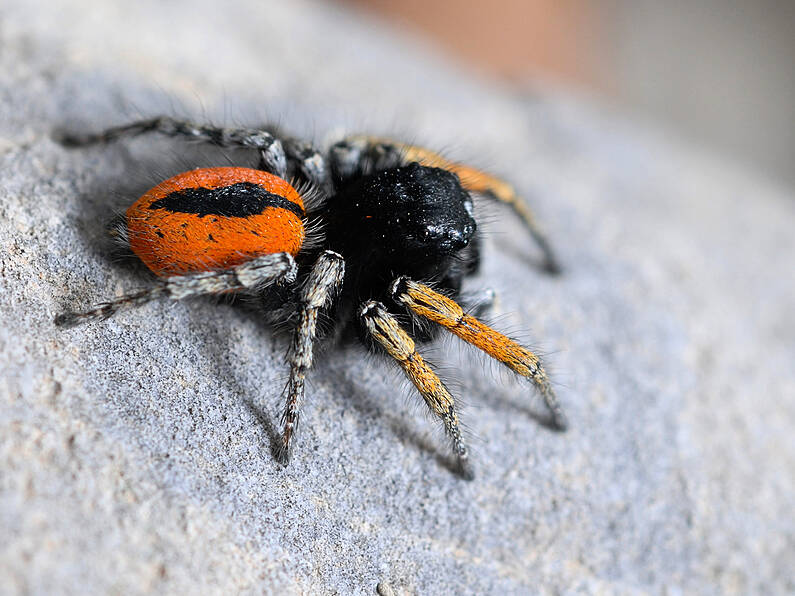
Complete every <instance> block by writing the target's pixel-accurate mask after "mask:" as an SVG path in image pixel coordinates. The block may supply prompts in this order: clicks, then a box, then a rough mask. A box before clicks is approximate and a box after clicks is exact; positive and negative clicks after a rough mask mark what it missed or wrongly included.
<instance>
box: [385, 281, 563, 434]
mask: <svg viewBox="0 0 795 596" xmlns="http://www.w3.org/2000/svg"><path fill="white" fill-rule="evenodd" d="M390 291H391V293H392V297H393V298H394V299H395V300H396V301H397V302H398V303H400V304H403V305H404V306H405V307H406V308H408V309H409V310H410V311H411V312H413V313H414V314H416V315H419V316H421V317H423V318H426V319H428V320H430V321H433V322H434V323H436V324H438V325H441V326H442V327H444V328H445V329H447V330H448V331H450V332H451V333H453V334H454V335H457V336H458V337H460V338H461V339H463V340H464V341H465V342H467V343H470V344H472V345H473V346H475V347H477V348H479V349H481V350H483V351H484V352H485V353H486V354H488V355H489V356H491V357H492V358H494V359H496V360H499V361H500V362H502V363H503V364H504V365H505V366H507V367H508V368H510V369H511V370H512V371H514V372H515V373H516V374H518V375H521V376H523V377H526V378H528V379H530V380H531V381H533V383H534V384H535V386H536V387H537V388H538V390H539V391H540V392H541V395H542V396H543V397H544V401H545V402H546V405H547V407H548V408H549V411H550V414H551V415H552V424H553V425H554V426H555V428H557V429H559V430H565V428H566V426H567V422H566V417H565V415H564V414H563V409H562V408H561V406H560V402H559V401H558V398H557V396H556V395H555V392H554V391H553V390H552V385H551V384H550V382H549V377H548V376H547V373H546V371H545V370H544V368H543V367H542V366H541V362H540V361H539V359H538V356H536V355H535V354H533V353H532V352H531V351H530V350H528V349H527V348H524V347H522V346H520V345H519V344H518V343H516V342H515V341H514V340H512V339H510V338H509V337H506V336H505V335H503V334H502V333H500V332H499V331H495V330H494V329H492V328H491V327H489V326H488V325H486V324H485V323H482V322H481V321H479V320H478V319H476V318H475V317H473V316H471V315H468V314H466V313H465V312H464V310H463V308H461V306H460V305H459V304H458V303H457V302H455V300H452V299H450V298H448V297H447V296H444V295H442V294H440V293H439V292H436V291H434V290H433V289H431V288H430V287H428V286H426V285H425V284H421V283H419V282H416V281H412V280H410V279H408V278H406V277H399V278H398V279H396V280H395V281H394V282H393V283H392V287H391V289H390Z"/></svg>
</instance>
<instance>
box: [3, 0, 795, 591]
mask: <svg viewBox="0 0 795 596" xmlns="http://www.w3.org/2000/svg"><path fill="white" fill-rule="evenodd" d="M214 5H215V3H211V2H170V3H161V2H154V1H151V2H150V1H144V2H136V3H133V4H130V3H128V4H127V5H124V6H123V8H122V5H121V4H119V5H116V3H105V2H90V1H87V0H84V1H80V2H71V3H70V2H46V3H44V2H42V3H40V5H38V6H37V5H36V4H35V3H30V2H25V3H23V2H17V1H16V0H6V1H5V2H3V6H2V7H0V49H1V50H2V51H0V319H1V320H2V322H3V325H2V328H0V534H1V535H2V539H0V585H2V586H3V591H4V592H11V593H29V592H30V593H54V592H58V593H77V592H83V591H84V590H86V589H88V590H89V591H91V592H97V593H99V592H102V593H108V592H118V593H136V592H154V591H157V592H170V593H176V592H182V593H197V592H202V593H229V592H230V591H247V592H254V593H259V592H262V591H265V592H268V591H273V592H275V591H277V590H284V591H285V592H287V593H298V592H302V591H303V592H311V593H329V592H338V593H374V591H375V586H376V584H377V583H378V582H385V583H387V584H388V585H390V586H391V587H393V588H394V589H395V590H396V591H398V592H401V591H406V592H409V593H412V592H416V593H422V594H432V593H435V594H438V593H451V592H457V593H470V592H472V593H488V592H492V593H497V592H500V593H527V592H538V593H558V592H567V593H568V592H583V593H593V592H604V591H608V592H611V593H629V592H637V591H643V590H649V591H651V592H660V591H662V589H663V587H666V586H668V587H681V588H683V589H684V590H685V591H686V592H693V591H700V592H707V593H709V592H712V593H748V592H763V591H764V592H768V593H770V592H778V593H782V592H784V591H787V590H790V591H791V590H793V589H794V588H795V585H794V584H793V572H792V569H793V568H795V564H794V563H795V562H794V561H793V536H794V534H795V532H794V530H795V521H794V519H795V518H793V516H792V502H793V484H795V479H794V476H795V461H794V459H795V442H794V441H793V432H792V429H793V423H795V404H794V398H793V396H795V377H794V376H793V367H792V363H793V362H794V361H795V320H794V317H793V311H792V305H793V304H795V293H794V291H793V270H795V266H794V265H795V263H794V262H793V261H794V258H793V255H795V236H794V235H793V233H792V230H793V226H794V225H795V201H793V197H792V196H788V195H787V193H785V192H783V191H780V190H776V189H774V188H771V187H769V186H767V185H766V184H765V183H764V182H762V181H760V180H757V179H755V178H754V177H753V176H750V175H747V174H744V173H742V172H741V171H740V170H738V169H737V168H736V167H732V166H730V165H727V164H720V163H716V162H715V161H713V160H711V159H710V158H709V157H708V156H705V155H701V154H699V153H697V152H695V151H693V150H691V149H688V148H685V147H681V146H678V145H677V144H676V143H675V142H672V141H670V140H666V139H663V138H660V137H659V135H655V134H652V133H649V132H647V131H643V130H636V127H634V126H632V125H630V124H627V123H626V122H624V121H622V120H621V119H620V118H618V117H616V116H614V115H609V114H604V113H599V112H598V111H597V110H594V109H592V108H587V107H583V106H581V105H577V104H575V103H573V102H571V101H570V100H567V99H566V98H559V97H549V96H543V95H542V96H526V97H519V96H517V95H516V94H513V93H507V92H505V91H501V90H499V89H494V88H493V86H491V85H490V84H489V83H488V82H487V81H481V80H477V79H475V78H473V77H471V76H470V75H467V74H466V73H463V72H460V71H458V70H456V68H455V67H454V66H452V65H450V64H447V63H445V62H444V61H443V60H442V59H440V58H438V57H436V56H434V54H433V52H432V50H431V49H429V48H427V47H423V46H421V45H418V44H417V43H414V41H413V40H411V39H407V38H400V37H398V36H396V35H394V33H392V32H390V31H388V30H386V29H384V28H383V26H382V25H377V24H375V23H373V22H369V21H367V20H364V19H362V18H360V17H356V16H352V15H350V14H346V13H344V12H342V11H341V10H340V9H339V8H336V7H334V6H329V5H316V4H311V3H305V2H291V3H276V2H274V3H270V4H268V5H267V6H263V5H262V3H259V2H254V1H252V2H230V3H225V6H226V8H224V10H223V11H218V10H217V9H214V8H213V6H214ZM160 112H165V113H169V114H173V115H181V114H183V113H188V114H189V115H193V116H195V117H199V118H200V117H203V116H205V115H206V116H207V117H212V118H213V119H214V120H216V121H219V122H224V123H241V122H245V123H256V122H260V121H265V120H273V119H278V120H280V121H281V123H282V124H283V125H285V126H287V127H289V128H292V129H293V130H297V131H299V132H302V133H306V134H312V133H314V135H315V137H316V138H318V139H322V138H323V137H324V135H325V134H327V133H329V132H332V131H334V130H337V129H339V128H340V127H347V128H349V129H353V130H373V131H375V132H379V133H391V134H397V135H399V136H404V137H408V138H410V139H419V140H422V141H423V142H427V143H430V144H431V145H433V146H437V147H442V148H445V147H447V148H449V149H450V153H451V154H452V155H453V156H454V157H457V158H467V159H473V160H474V161H475V162H476V163H478V164H480V165H482V166H490V167H492V169H493V170H495V171H496V172H498V173H502V174H506V175H508V176H509V177H510V178H511V179H512V180H513V181H514V182H515V183H516V184H517V186H518V187H519V188H520V189H522V191H523V192H524V194H526V195H527V196H528V197H529V198H530V199H531V200H532V202H533V204H534V205H535V206H536V208H537V210H538V212H539V215H540V216H541V217H542V219H543V221H544V222H545V223H546V227H547V228H548V229H549V230H550V231H551V234H552V237H553V240H554V241H555V244H556V246H557V247H558V250H559V252H560V254H561V258H562V260H563V262H564V263H565V265H566V273H565V275H564V276H561V277H558V278H550V277H547V276H544V275H543V274H541V273H540V272H539V271H538V269H537V268H535V267H534V266H533V265H534V262H535V253H534V252H533V249H532V245H531V243H530V242H529V240H527V239H526V238H525V237H524V235H523V233H522V231H521V229H520V227H519V226H518V224H517V223H516V222H515V221H514V220H512V219H511V218H510V216H508V215H507V214H503V213H502V212H501V211H499V210H496V209H491V210H489V213H488V217H486V218H485V219H486V220H487V221H486V229H487V244H486V250H487V253H486V258H485V263H484V267H483V271H482V274H481V275H480V276H479V277H478V278H476V279H473V280H472V282H471V283H470V285H469V288H470V289H476V288H478V287H486V286H490V287H494V288H496V289H497V290H498V291H499V293H500V296H501V299H500V303H499V305H498V307H497V310H496V312H495V314H494V320H495V322H496V324H497V326H499V327H500V328H502V329H508V330H510V331H512V332H514V333H516V334H517V335H519V336H520V337H523V338H525V339H526V340H527V341H528V342H529V343H530V344H531V345H533V346H535V347H539V348H541V349H542V350H543V351H545V352H546V353H547V354H548V356H547V361H548V363H549V364H550V366H551V368H552V369H553V371H554V378H555V380H556V382H557V383H558V391H559V394H560V397H561V399H562V400H563V402H564V405H565V406H566V408H567V411H568V414H569V416H570V418H571V423H572V424H571V426H572V428H571V430H570V431H569V432H568V433H566V434H555V433H552V432H550V431H548V430H546V429H545V428H543V427H542V426H541V425H539V423H538V422H537V420H536V419H535V417H534V413H537V412H540V411H542V409H541V407H540V405H539V403H538V399H537V398H535V397H531V396H529V394H530V392H529V391H528V390H527V389H526V387H524V386H523V385H521V384H519V383H517V382H516V381H515V380H513V379H511V378H510V377H508V376H506V375H503V374H502V373H501V372H500V371H498V370H497V368H496V367H495V366H493V365H491V364H489V363H488V362H485V361H484V359H483V358H481V357H480V356H477V355H475V354H474V353H473V352H472V351H470V350H468V349H466V348H461V347H460V346H459V345H458V344H456V343H455V342H453V341H450V340H445V341H442V342H440V343H439V344H437V345H436V346H433V347H429V348H427V349H426V351H427V352H429V353H430V354H431V355H432V357H433V358H434V359H435V361H436V362H438V363H440V364H441V365H443V366H442V369H443V370H445V371H446V373H447V374H448V376H450V377H452V378H453V379H454V381H455V383H454V385H455V387H456V391H457V392H458V393H459V394H460V395H462V400H463V401H464V403H465V407H464V410H463V413H462V415H463V417H464V420H465V421H466V422H467V425H468V428H469V439H470V442H471V443H472V445H473V447H474V452H475V453H474V456H475V466H476V471H477V478H476V479H475V481H474V482H471V483H467V482H463V481H461V480H459V479H458V478H457V477H456V476H454V475H453V474H451V473H450V472H449V470H448V469H447V468H446V467H445V457H446V446H445V443H444V442H443V440H442V438H441V437H440V433H439V432H438V429H437V428H436V426H435V425H434V424H432V423H431V422H430V421H429V420H428V419H427V417H426V416H424V415H423V413H422V409H421V408H420V407H418V405H417V402H418V400H417V399H416V398H415V397H414V395H413V394H412V393H411V392H410V391H409V390H408V389H407V388H406V387H405V383H403V382H402V381H401V379H400V377H399V375H398V374H397V373H396V372H395V371H393V370H391V369H390V368H389V367H388V366H387V365H386V363H384V362H383V361H381V360H379V359H374V358H366V357H363V351H362V350H361V349H360V348H358V347H357V346H349V347H343V348H341V349H339V350H331V351H327V353H325V354H324V355H323V356H322V357H321V358H320V363H319V365H318V367H317V370H316V371H315V372H314V374H313V375H312V382H311V387H310V398H309V400H308V403H307V406H306V410H305V415H304V418H303V426H302V429H301V432H300V435H299V438H298V444H297V448H298V449H297V453H296V457H295V458H294V462H293V463H292V465H291V466H290V467H289V468H288V469H286V470H285V469H281V468H280V467H279V466H278V465H277V464H276V463H275V462H274V460H273V459H272V457H271V455H270V441H271V439H270V437H271V436H272V435H273V433H274V428H275V426H276V425H277V422H278V412H279V410H280V408H281V403H280V397H279V393H280V388H281V386H282V384H283V382H284V376H285V370H284V366H283V364H282V354H283V352H284V350H285V347H286V341H285V339H284V338H283V337H278V336H277V337H275V338H274V336H273V332H272V330H271V329H269V328H267V327H266V326H264V325H262V324H261V323H260V321H259V320H258V318H257V316H256V314H255V313H252V312H249V311H247V310H244V309H241V308H237V307H235V306H233V305H227V304H222V305H215V304H213V303H212V302H211V301H204V300H197V301H194V302H193V303H189V304H165V303H154V304H150V305H148V306H145V307H142V308H140V309H139V310H137V311H134V312H128V313H124V314H121V315H119V316H117V317H115V318H114V319H111V320H109V321H107V322H106V323H104V324H93V325H88V326H83V327H79V328H76V329H73V330H69V331H61V330H57V329H55V328H54V326H53V325H52V319H53V316H54V315H55V314H56V313H57V312H59V311H60V310H61V309H63V308H65V307H67V306H77V305H86V304H89V303H92V302H94V301H97V300H100V299H102V298H105V297H109V296H113V295H115V294H118V293H121V292H123V291H126V290H129V289H131V288H134V287H137V286H140V285H142V284H144V283H145V282H146V279H147V278H146V275H145V274H144V272H143V271H141V269H140V268H136V267H135V266H129V265H127V264H124V263H117V262H115V261H114V260H113V259H112V258H110V257H109V256H108V255H107V254H106V250H105V249H106V243H105V240H104V237H105V228H104V225H103V222H104V221H105V220H106V219H107V218H108V217H109V216H110V215H112V213H113V211H114V209H117V208H118V207H119V206H120V205H123V204H124V203H125V202H126V201H129V200H130V198H131V197H134V196H136V193H138V192H139V191H141V190H143V189H145V188H147V187H148V186H150V185H152V184H153V183H155V182H156V181H158V180H160V179H162V177H163V176H166V175H169V174H173V173H175V172H177V171H179V170H180V169H184V168H186V167H190V166H197V165H209V164H213V163H215V164H218V163H222V164H223V163H226V161H225V157H223V156H219V155H218V154H214V153H212V152H209V151H208V152H205V151H202V150H198V149H196V148H191V147H186V146H185V145H184V144H179V143H176V142H171V141H168V140H163V139H154V138H147V139H140V140H136V141H134V142H130V143H124V144H119V145H116V146H112V147H108V148H103V149H91V150H85V151H66V150H64V149H63V148H61V147H60V146H58V145H57V144H55V143H53V141H52V140H51V139H50V136H49V132H50V131H51V130H52V129H53V128H54V127H61V126H70V127H73V128H77V129H91V130H95V129H98V128H101V127H104V126H108V125H112V124H117V123H121V122H125V121H127V120H130V119H132V118H135V117H138V116H139V115H153V114H157V113H160ZM231 157H232V158H233V159H234V160H235V161H236V163H250V162H249V161H247V160H250V159H251V158H250V156H248V155H245V154H244V155H233V156H231ZM219 159H220V160H221V161H220V162H219ZM444 365H446V368H445V366H444ZM397 388H401V389H400V390H397Z"/></svg>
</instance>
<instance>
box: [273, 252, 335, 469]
mask: <svg viewBox="0 0 795 596" xmlns="http://www.w3.org/2000/svg"><path fill="white" fill-rule="evenodd" d="M344 278H345V261H344V260H343V258H342V256H341V255H339V254H337V253H335V252H333V251H330V250H327V251H325V252H324V253H323V254H321V255H320V257H318V259H317V261H315V264H314V265H313V266H312V271H311V272H310V274H309V278H308V279H307V281H306V285H305V286H304V288H303V290H302V291H301V310H300V313H299V320H298V325H297V326H296V328H295V331H294V332H293V340H292V343H291V345H290V351H289V353H288V355H287V362H288V364H289V365H290V379H289V381H288V382H287V388H286V392H287V403H286V404H285V406H284V415H283V417H282V422H283V424H284V431H283V433H282V442H281V445H280V448H279V454H278V455H279V460H280V461H281V462H282V463H285V464H286V463H287V462H288V461H289V459H290V442H291V440H292V437H293V435H294V434H295V430H296V427H297V425H298V416H299V414H300V411H301V404H302V403H303V401H304V382H305V380H306V373H307V371H308V370H309V369H310V368H311V367H312V353H313V347H314V343H315V338H316V336H317V315H318V311H319V310H320V309H321V308H323V307H324V306H328V305H329V304H330V303H331V301H332V300H333V298H334V296H335V294H336V293H337V292H338V291H339V289H340V288H341V287H342V282H343V279H344Z"/></svg>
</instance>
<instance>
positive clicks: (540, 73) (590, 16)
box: [343, 0, 795, 187]
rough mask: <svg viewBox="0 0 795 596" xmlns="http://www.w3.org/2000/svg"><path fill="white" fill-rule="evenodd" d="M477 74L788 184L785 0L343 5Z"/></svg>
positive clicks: (792, 81) (793, 130)
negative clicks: (621, 115) (648, 124)
mask: <svg viewBox="0 0 795 596" xmlns="http://www.w3.org/2000/svg"><path fill="white" fill-rule="evenodd" d="M343 1H346V3H348V4H352V5H355V6H358V7H360V8H365V9H366V10H369V11H371V12H372V13H375V14H380V15H382V16H385V17H387V18H388V19H389V20H390V22H392V23H396V24H398V25H402V26H404V27H407V28H411V29H414V30H415V31H417V32H419V33H421V34H422V35H425V36H427V37H428V38H430V39H432V40H433V41H434V43H437V44H438V45H440V46H442V47H443V48H445V49H446V50H447V51H448V52H449V53H452V54H454V55H456V56H457V57H458V58H460V59H461V60H463V61H466V62H468V63H470V64H471V65H474V66H475V67H477V68H479V69H481V70H482V71H484V72H487V73H491V74H493V75H496V76H498V77H502V78H504V79H507V80H510V81H513V82H517V83H520V84H523V85H526V84H528V83H529V82H531V81H534V80H536V81H543V82H544V83H545V84H546V85H547V86H549V85H559V86H561V87H563V88H569V89H574V90H576V91H578V92H580V93H586V94H590V95H593V96H596V97H597V98H599V99H602V100H604V103H606V104H608V105H610V104H612V105H616V106H620V107H621V108H622V110H624V111H626V110H629V111H630V112H634V113H636V114H637V115H638V117H640V118H647V119H650V120H652V121H655V122H658V123H660V124H662V125H665V126H666V127H669V128H671V129H672V130H674V131H675V132H676V133H677V134H679V135H681V136H683V137H685V138H687V139H688V140H690V141H695V142H696V143H698V144H700V145H701V146H703V147H707V148H709V149H710V150H712V151H715V152H717V153H719V154H721V155H723V156H725V157H727V158H728V159H733V160H736V161H741V162H745V163H748V164H751V166H752V167H753V168H754V169H756V170H758V171H761V172H763V173H764V174H766V175H767V176H768V177H770V178H772V179H773V180H776V181H779V182H782V183H785V184H787V185H789V186H790V187H795V2H794V1H793V0H755V1H748V0H746V1H744V2H743V1H738V0H698V1H697V2H692V1H690V0H668V1H667V2H659V1H656V0H490V1H483V0H435V1H433V2H430V1H428V0H343Z"/></svg>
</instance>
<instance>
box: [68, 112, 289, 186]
mask: <svg viewBox="0 0 795 596" xmlns="http://www.w3.org/2000/svg"><path fill="white" fill-rule="evenodd" d="M148 132H157V133H160V134H163V135H166V136H169V137H183V138H186V139H193V140H196V141H201V142H204V143H209V144H212V145H216V146H218V147H227V148H233V147H243V148H248V149H256V150H258V151H259V153H260V163H261V166H262V169H264V170H267V171H268V172H271V173H272V174H275V175H276V176H279V177H280V178H284V177H285V176H286V175H287V158H286V155H285V153H284V148H283V147H282V143H281V141H280V140H279V139H277V138H276V137H274V136H273V135H272V134H271V133H269V132H268V131H266V130H259V129H255V128H221V127H216V126H206V125H202V124H196V123H194V122H190V121H188V120H178V119H176V118H171V117H169V116H160V117H158V118H150V119H148V120H139V121H137V122H132V123H130V124H125V125H123V126H115V127H113V128H109V129H107V130H104V131H101V132H97V133H87V134H75V133H63V134H61V135H60V136H59V139H58V140H59V141H60V142H61V143H62V144H63V145H65V146H67V147H82V146H86V145H94V144H98V143H110V142H112V141H116V140H117V139H121V138H124V137H135V136H138V135H141V134H145V133H148Z"/></svg>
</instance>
